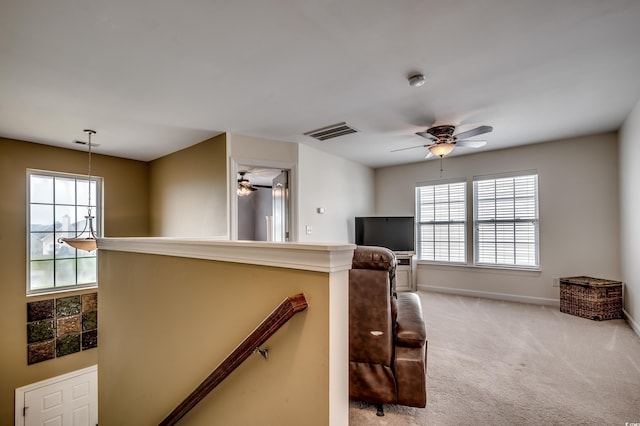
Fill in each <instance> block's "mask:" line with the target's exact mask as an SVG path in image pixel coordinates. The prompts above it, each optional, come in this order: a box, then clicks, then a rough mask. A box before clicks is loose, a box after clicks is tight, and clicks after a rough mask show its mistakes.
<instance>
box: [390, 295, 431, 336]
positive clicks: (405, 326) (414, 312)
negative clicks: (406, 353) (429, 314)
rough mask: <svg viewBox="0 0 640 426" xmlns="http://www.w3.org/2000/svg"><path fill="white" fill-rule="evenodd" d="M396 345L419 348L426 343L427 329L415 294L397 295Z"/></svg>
mask: <svg viewBox="0 0 640 426" xmlns="http://www.w3.org/2000/svg"><path fill="white" fill-rule="evenodd" d="M396 327H397V328H396V344H397V345H398V346H404V347H409V348H420V347H422V346H424V344H425V343H426V341H427V329H426V326H425V323H424V318H423V316H422V305H421V304H420V298H419V297H418V295H417V294H415V293H398V318H397V325H396Z"/></svg>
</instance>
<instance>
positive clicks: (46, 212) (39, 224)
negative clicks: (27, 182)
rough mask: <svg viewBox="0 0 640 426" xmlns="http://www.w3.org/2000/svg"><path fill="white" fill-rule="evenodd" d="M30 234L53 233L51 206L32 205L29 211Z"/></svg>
mask: <svg viewBox="0 0 640 426" xmlns="http://www.w3.org/2000/svg"><path fill="white" fill-rule="evenodd" d="M29 217H30V219H31V224H30V229H31V232H53V206H52V205H48V204H32V205H31V209H30V215H29Z"/></svg>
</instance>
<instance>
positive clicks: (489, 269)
mask: <svg viewBox="0 0 640 426" xmlns="http://www.w3.org/2000/svg"><path fill="white" fill-rule="evenodd" d="M418 265H419V266H427V267H430V268H431V267H433V268H437V269H465V270H470V271H477V272H486V273H504V274H508V273H516V274H523V273H524V274H526V273H530V274H531V275H540V274H541V273H542V268H539V267H538V268H523V267H508V266H486V265H469V264H466V263H438V262H428V261H424V260H422V261H418Z"/></svg>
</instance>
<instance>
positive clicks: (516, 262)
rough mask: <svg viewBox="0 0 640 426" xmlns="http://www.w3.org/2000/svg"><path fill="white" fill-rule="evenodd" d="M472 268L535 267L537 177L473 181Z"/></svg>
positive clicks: (524, 176)
mask: <svg viewBox="0 0 640 426" xmlns="http://www.w3.org/2000/svg"><path fill="white" fill-rule="evenodd" d="M473 205H474V253H475V264H477V265H490V266H505V267H524V268H537V267H539V254H538V253H539V247H538V246H539V241H538V176H537V174H528V175H522V176H507V177H499V178H474V182H473Z"/></svg>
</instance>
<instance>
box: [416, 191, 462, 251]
mask: <svg viewBox="0 0 640 426" xmlns="http://www.w3.org/2000/svg"><path fill="white" fill-rule="evenodd" d="M416 210H417V211H416V219H417V222H418V224H417V225H418V226H417V233H418V235H417V240H418V244H417V245H418V260H424V261H432V262H445V263H466V242H465V240H466V238H465V235H466V182H464V181H458V182H450V183H439V184H420V185H418V186H417V187H416Z"/></svg>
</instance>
